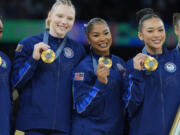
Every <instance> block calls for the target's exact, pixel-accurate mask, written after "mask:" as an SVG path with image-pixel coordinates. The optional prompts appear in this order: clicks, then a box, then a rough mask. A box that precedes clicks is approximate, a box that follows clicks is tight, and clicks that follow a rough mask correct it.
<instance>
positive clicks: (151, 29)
mask: <svg viewBox="0 0 180 135" xmlns="http://www.w3.org/2000/svg"><path fill="white" fill-rule="evenodd" d="M138 36H139V38H140V39H141V40H144V43H145V45H146V50H147V52H149V53H150V54H160V53H162V45H163V43H164V41H165V38H166V34H165V29H164V24H163V22H162V21H161V20H160V19H159V18H151V19H148V20H145V21H144V22H143V27H142V31H141V32H138Z"/></svg>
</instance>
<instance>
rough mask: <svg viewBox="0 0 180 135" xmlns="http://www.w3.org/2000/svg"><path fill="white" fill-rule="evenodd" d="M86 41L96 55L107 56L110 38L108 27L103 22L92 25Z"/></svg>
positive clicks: (110, 42)
mask: <svg viewBox="0 0 180 135" xmlns="http://www.w3.org/2000/svg"><path fill="white" fill-rule="evenodd" d="M87 40H88V42H89V44H91V46H92V47H93V50H94V52H95V53H96V54H98V55H100V56H106V55H109V53H110V50H109V49H110V47H111V44H112V37H111V32H110V30H109V27H108V26H107V25H106V24H104V23H103V22H97V23H95V24H93V26H92V27H91V30H90V32H89V34H88V39H87Z"/></svg>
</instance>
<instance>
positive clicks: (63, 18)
mask: <svg viewBox="0 0 180 135" xmlns="http://www.w3.org/2000/svg"><path fill="white" fill-rule="evenodd" d="M48 19H49V20H50V31H49V32H50V34H51V35H52V36H54V37H59V38H64V36H65V35H66V34H67V32H69V31H70V30H71V29H72V26H73V24H74V20H75V9H74V8H73V7H72V6H67V5H63V4H60V5H57V6H56V7H55V8H54V9H53V10H52V11H51V12H50V13H49V15H48Z"/></svg>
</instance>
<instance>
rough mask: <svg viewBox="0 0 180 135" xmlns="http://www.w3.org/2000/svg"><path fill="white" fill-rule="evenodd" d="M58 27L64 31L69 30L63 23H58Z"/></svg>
mask: <svg viewBox="0 0 180 135" xmlns="http://www.w3.org/2000/svg"><path fill="white" fill-rule="evenodd" d="M57 26H58V28H59V29H60V30H62V31H66V30H67V27H66V26H61V25H57Z"/></svg>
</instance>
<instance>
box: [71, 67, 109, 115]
mask: <svg viewBox="0 0 180 135" xmlns="http://www.w3.org/2000/svg"><path fill="white" fill-rule="evenodd" d="M93 79H94V80H95V81H94V83H92V81H91V80H93ZM93 79H92V75H89V74H88V73H87V72H83V71H77V70H76V71H75V72H74V73H73V107H74V109H75V110H76V111H77V113H79V114H81V115H83V116H85V115H93V116H97V115H98V114H99V113H101V112H102V111H103V109H104V102H105V101H104V96H103V95H104V94H103V93H104V92H105V91H104V89H105V88H106V87H107V85H108V84H107V85H106V84H103V83H101V82H100V81H98V79H96V77H95V78H93Z"/></svg>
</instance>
